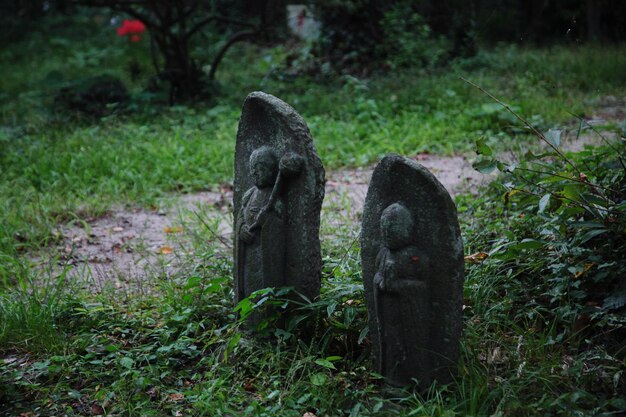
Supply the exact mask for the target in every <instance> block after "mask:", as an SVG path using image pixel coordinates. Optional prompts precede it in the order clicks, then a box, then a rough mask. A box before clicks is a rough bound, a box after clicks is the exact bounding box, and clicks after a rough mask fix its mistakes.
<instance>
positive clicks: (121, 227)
mask: <svg viewBox="0 0 626 417" xmlns="http://www.w3.org/2000/svg"><path fill="white" fill-rule="evenodd" d="M613 116H614V115H611V117H613ZM598 142H599V139H597V136H595V135H594V136H589V135H585V136H581V137H580V138H578V139H577V140H574V139H572V138H568V139H567V142H566V143H564V144H563V148H564V149H565V150H572V151H577V150H580V149H582V148H583V146H585V145H589V144H597V143H598ZM414 159H415V160H417V161H418V162H419V163H420V164H422V165H424V166H425V167H426V168H428V169H429V170H430V171H431V172H432V173H433V174H434V175H435V176H436V177H437V178H438V179H439V181H440V182H441V183H442V184H443V185H444V186H445V188H446V189H447V190H448V191H449V192H450V194H451V195H452V196H455V195H457V194H459V193H462V192H470V193H477V192H479V189H480V185H482V184H485V183H486V182H488V181H490V180H491V179H493V178H495V174H490V175H483V174H481V173H479V172H477V171H475V170H474V169H473V168H472V166H471V162H470V159H474V157H473V156H469V157H466V156H436V155H429V154H419V155H416V156H414ZM372 170H373V167H372V166H370V167H365V168H353V169H352V168H351V169H341V170H337V171H333V172H329V173H327V182H326V197H325V200H324V204H323V207H322V214H321V215H322V219H324V218H325V217H326V216H328V218H333V219H334V220H329V221H331V222H349V223H350V224H351V225H350V226H351V227H356V226H353V225H354V224H355V223H357V222H358V220H359V219H360V216H361V213H362V210H363V203H364V201H365V196H366V193H367V187H368V184H369V181H370V177H371V174H372ZM231 201H232V190H231V187H228V186H222V187H220V188H219V189H218V190H216V191H213V192H201V193H196V194H187V195H179V196H172V197H171V198H169V199H167V200H165V201H164V202H163V204H162V207H161V208H160V209H158V210H148V209H142V208H136V207H114V208H113V209H112V210H111V211H110V212H109V214H108V215H106V216H104V217H100V218H95V219H91V220H89V221H87V222H85V223H71V224H66V225H62V226H60V229H59V233H60V235H61V236H62V244H60V245H58V246H56V247H54V248H51V249H50V251H48V252H46V253H41V254H40V255H39V256H38V257H37V258H36V259H35V260H36V261H37V262H38V263H39V265H40V266H46V265H45V264H49V263H51V262H54V263H56V265H55V266H53V268H52V270H56V271H60V270H63V269H66V272H67V275H68V277H69V278H71V280H72V281H73V282H75V283H79V284H80V285H82V286H84V287H85V288H88V289H89V290H91V291H97V292H98V291H101V290H102V289H103V288H105V287H108V286H113V287H115V288H130V287H135V288H137V287H139V288H140V289H141V287H142V285H143V284H142V283H144V282H145V281H146V278H149V277H154V276H160V277H171V276H173V275H174V274H176V273H177V272H178V271H180V270H181V269H182V268H184V266H185V263H189V262H193V257H189V256H187V255H188V254H189V253H190V252H191V250H190V246H192V245H193V237H194V236H193V233H197V228H196V231H195V232H194V231H193V229H194V228H193V227H192V226H191V225H192V224H198V219H199V218H202V219H203V221H204V222H205V223H206V222H211V223H214V224H215V228H214V229H212V230H214V232H212V235H211V236H209V235H207V236H206V239H212V240H215V241H219V242H221V243H222V244H223V245H224V246H225V247H228V246H230V244H231V241H232V206H231ZM337 212H342V213H340V214H341V216H339V217H337V216H336V214H337ZM333 216H334V217H333ZM337 219H339V220H337ZM322 224H323V225H324V220H323V222H322ZM196 238H197V236H196ZM51 260H52V261H51Z"/></svg>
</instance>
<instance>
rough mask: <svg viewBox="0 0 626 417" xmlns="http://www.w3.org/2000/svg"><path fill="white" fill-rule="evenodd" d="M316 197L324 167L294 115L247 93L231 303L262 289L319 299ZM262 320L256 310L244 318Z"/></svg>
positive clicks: (238, 158) (238, 156)
mask: <svg viewBox="0 0 626 417" xmlns="http://www.w3.org/2000/svg"><path fill="white" fill-rule="evenodd" d="M323 198H324V168H323V167H322V163H321V161H320V159H319V157H318V155H317V152H316V150H315V146H314V145H313V139H312V137H311V133H310V132H309V129H308V127H307V125H306V123H305V122H304V120H303V119H302V117H300V115H299V114H298V113H297V112H296V111H295V110H294V109H293V108H292V107H291V106H289V105H288V104H287V103H285V102H283V101H281V100H280V99H278V98H276V97H274V96H271V95H269V94H265V93H262V92H254V93H251V94H250V95H249V96H248V97H247V98H246V100H245V102H244V105H243V110H242V115H241V120H240V122H239V129H238V131H237V145H236V149H235V183H234V195H233V205H234V218H235V222H234V224H235V230H234V233H235V235H234V239H233V240H234V257H235V260H234V269H235V270H234V277H235V302H236V303H239V302H240V301H241V300H242V299H244V298H246V297H248V296H250V294H252V293H253V292H254V291H256V290H260V289H263V288H267V287H285V286H289V287H294V289H295V290H296V291H297V292H299V293H300V294H302V295H304V296H305V297H307V298H308V299H309V300H314V299H316V298H317V297H318V296H319V292H320V281H321V265H322V261H321V252H320V240H319V226H320V210H321V205H322V200H323ZM264 317H267V315H266V314H261V313H258V312H257V313H255V314H253V315H252V317H250V320H249V322H250V323H253V324H254V323H258V322H259V321H260V320H261V319H263V318H264Z"/></svg>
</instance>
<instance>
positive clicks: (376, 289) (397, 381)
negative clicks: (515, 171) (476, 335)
mask: <svg viewBox="0 0 626 417" xmlns="http://www.w3.org/2000/svg"><path fill="white" fill-rule="evenodd" d="M361 262H362V267H363V282H364V285H365V297H366V301H367V307H368V311H369V328H370V335H371V340H372V345H373V353H374V360H375V365H376V367H377V370H378V372H380V373H381V374H382V375H383V376H385V377H386V379H387V381H388V382H389V383H390V384H392V385H396V386H403V385H407V384H410V383H411V380H412V379H413V378H415V379H417V380H418V382H419V387H420V388H422V389H425V388H428V387H429V386H430V384H431V383H432V382H433V381H434V380H437V381H439V382H440V383H446V382H449V381H450V380H451V377H452V375H453V374H454V369H455V368H456V364H457V358H458V354H459V338H460V336H461V331H462V302H463V242H462V239H461V232H460V229H459V224H458V220H457V213H456V207H455V205H454V202H453V201H452V199H451V198H450V195H449V194H448V192H447V191H446V189H445V188H444V187H443V185H441V183H440V182H439V181H437V179H436V178H435V177H434V176H433V175H432V174H431V173H430V172H429V171H428V170H427V169H426V168H424V167H423V166H421V165H419V164H418V163H416V162H415V161H413V160H410V159H407V158H404V157H401V156H398V155H388V156H386V157H385V158H384V159H383V160H382V161H381V162H380V163H379V164H378V166H377V167H376V169H375V170H374V173H373V174H372V181H371V183H370V186H369V189H368V192H367V197H366V199H365V208H364V213H363V228H362V232H361Z"/></svg>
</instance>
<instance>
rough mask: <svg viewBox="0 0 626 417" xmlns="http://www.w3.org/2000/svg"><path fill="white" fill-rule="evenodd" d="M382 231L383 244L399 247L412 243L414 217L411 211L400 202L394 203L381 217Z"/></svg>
mask: <svg viewBox="0 0 626 417" xmlns="http://www.w3.org/2000/svg"><path fill="white" fill-rule="evenodd" d="M380 233H381V237H382V240H383V245H385V246H386V247H388V248H389V249H399V248H402V247H404V246H407V245H409V244H411V240H412V233H413V219H412V218H411V213H410V212H409V211H408V210H407V209H406V208H405V207H404V206H402V205H400V204H397V203H396V204H392V205H390V206H389V207H387V208H386V209H385V210H383V213H382V215H381V217H380Z"/></svg>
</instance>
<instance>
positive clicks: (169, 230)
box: [163, 226, 183, 233]
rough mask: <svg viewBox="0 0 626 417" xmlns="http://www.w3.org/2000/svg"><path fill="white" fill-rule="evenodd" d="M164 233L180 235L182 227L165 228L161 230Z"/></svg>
mask: <svg viewBox="0 0 626 417" xmlns="http://www.w3.org/2000/svg"><path fill="white" fill-rule="evenodd" d="M163 231H164V232H165V233H181V232H182V231H183V228H182V227H169V226H168V227H166V228H165V229H163Z"/></svg>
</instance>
